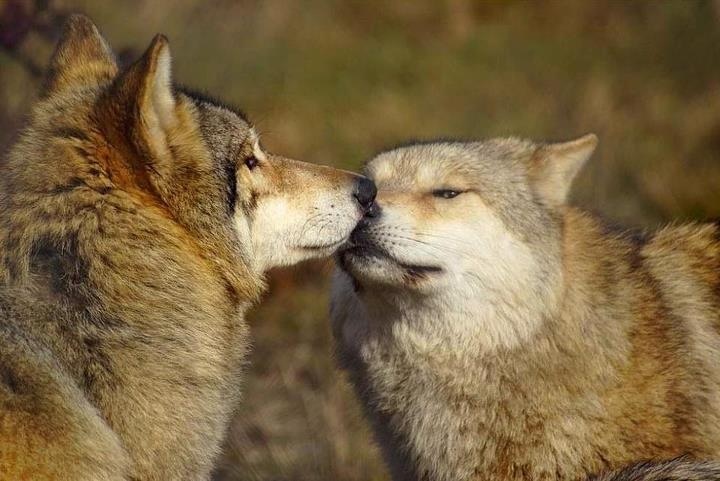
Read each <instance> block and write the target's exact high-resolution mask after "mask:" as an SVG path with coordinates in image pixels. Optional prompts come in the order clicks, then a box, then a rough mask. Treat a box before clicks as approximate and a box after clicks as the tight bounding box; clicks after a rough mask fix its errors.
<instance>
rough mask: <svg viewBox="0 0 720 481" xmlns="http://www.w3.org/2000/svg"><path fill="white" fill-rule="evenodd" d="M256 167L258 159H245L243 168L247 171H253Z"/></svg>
mask: <svg viewBox="0 0 720 481" xmlns="http://www.w3.org/2000/svg"><path fill="white" fill-rule="evenodd" d="M257 165H258V159H257V157H255V156H254V155H253V156H251V157H248V158H247V159H245V166H246V167H247V168H248V169H249V170H253V169H254V168H255V167H257Z"/></svg>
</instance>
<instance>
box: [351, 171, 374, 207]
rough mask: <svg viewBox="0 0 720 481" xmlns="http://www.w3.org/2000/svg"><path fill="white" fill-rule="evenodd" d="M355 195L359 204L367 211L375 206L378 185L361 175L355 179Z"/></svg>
mask: <svg viewBox="0 0 720 481" xmlns="http://www.w3.org/2000/svg"><path fill="white" fill-rule="evenodd" d="M353 195H354V196H355V198H356V199H357V201H358V204H360V206H361V207H362V208H363V210H364V211H366V212H367V211H368V210H370V209H371V208H372V206H373V203H374V201H375V196H376V195H377V187H375V183H374V182H373V181H372V180H370V179H368V178H367V177H360V178H359V179H358V180H356V181H355V191H354V192H353Z"/></svg>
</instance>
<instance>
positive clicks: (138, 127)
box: [116, 35, 178, 159]
mask: <svg viewBox="0 0 720 481" xmlns="http://www.w3.org/2000/svg"><path fill="white" fill-rule="evenodd" d="M116 95H119V96H120V97H121V98H122V99H123V103H124V104H125V105H127V107H128V109H129V115H130V116H131V119H129V120H130V124H131V127H132V130H133V131H132V137H133V142H134V143H135V145H136V147H138V148H139V149H140V151H141V152H143V153H144V154H145V155H146V156H147V157H149V158H152V159H164V158H168V156H169V155H170V149H169V144H168V135H169V134H170V131H171V130H172V129H173V128H174V127H175V125H176V124H177V122H178V119H177V113H176V110H175V106H176V100H175V95H174V92H173V85H172V68H171V57H170V47H169V45H168V40H167V38H166V37H165V36H164V35H157V36H155V38H154V39H153V41H152V43H151V44H150V47H148V49H147V50H146V51H145V53H144V54H143V56H142V57H141V58H140V60H138V61H137V62H135V63H134V64H133V65H132V66H131V67H130V69H129V70H128V71H127V72H125V73H124V74H123V75H122V76H121V78H120V79H119V81H118V83H117V85H116Z"/></svg>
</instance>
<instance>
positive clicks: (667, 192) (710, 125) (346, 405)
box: [0, 0, 720, 481]
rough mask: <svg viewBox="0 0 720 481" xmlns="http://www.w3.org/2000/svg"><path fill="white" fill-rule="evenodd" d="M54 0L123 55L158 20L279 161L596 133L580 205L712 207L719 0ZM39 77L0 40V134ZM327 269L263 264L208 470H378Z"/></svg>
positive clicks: (377, 473)
mask: <svg viewBox="0 0 720 481" xmlns="http://www.w3.org/2000/svg"><path fill="white" fill-rule="evenodd" d="M57 4H58V5H60V6H62V7H64V8H66V9H67V10H80V11H84V12H86V13H88V14H90V15H91V16H92V17H93V18H94V20H95V21H96V22H97V23H98V25H99V26H100V27H101V29H102V30H103V32H104V33H105V34H106V36H107V37H108V38H109V40H110V42H111V43H112V45H113V46H114V47H115V48H116V49H117V50H120V49H127V48H129V49H132V50H134V51H135V53H136V54H139V53H140V52H141V51H142V50H143V49H144V48H145V47H146V45H147V44H148V43H149V41H150V39H151V38H152V36H153V35H154V34H155V33H156V32H164V33H166V34H168V36H169V37H170V40H171V49H172V52H173V55H174V66H175V72H176V77H177V79H178V80H179V81H180V82H182V83H185V84H189V85H192V86H194V87H199V88H201V89H205V90H207V91H209V92H211V93H212V94H214V95H216V96H218V97H221V98H223V99H225V100H227V101H230V102H232V103H235V104H237V105H239V106H241V107H243V109H244V110H246V111H247V112H248V113H249V114H250V116H251V118H254V119H255V120H256V123H257V124H258V126H259V128H260V130H261V131H262V132H263V135H264V139H265V141H264V143H265V144H266V145H267V146H268V147H269V148H270V149H271V150H274V151H277V152H281V153H283V154H285V155H288V156H291V157H296V158H300V159H304V160H309V161H314V162H320V163H326V164H332V165H335V166H339V167H343V168H349V169H359V168H360V167H361V166H362V164H363V162H364V161H365V160H367V159H368V158H369V157H370V156H372V155H373V154H374V153H375V152H377V151H379V150H380V149H382V148H385V147H387V146H391V145H393V144H397V143H399V142H403V141H405V140H407V139H427V138H433V137H460V138H483V137H489V136H498V135H502V136H506V135H519V136H527V137H533V138H537V139H569V138H572V137H574V136H577V135H580V134H583V133H586V132H595V133H597V134H598V135H599V137H600V141H601V143H600V147H599V149H598V152H597V153H596V155H595V156H594V157H593V159H592V160H591V162H590V163H589V165H588V167H587V168H586V170H585V171H584V172H583V174H582V175H581V177H580V179H579V181H578V183H577V185H576V188H575V192H574V198H575V201H576V202H577V203H579V204H581V205H583V206H587V207H590V208H592V209H593V210H595V211H598V212H600V213H602V214H604V215H605V216H607V217H609V218H610V219H612V220H614V221H616V222H619V223H622V224H631V225H639V226H642V227H652V226H656V225H658V224H659V223H661V222H665V221H668V220H671V219H699V218H705V217H711V216H720V48H719V47H718V46H719V45H720V3H718V2H717V1H694V0H688V1H682V2H681V1H653V2H650V1H647V2H640V1H635V2H595V1H585V2H567V1H558V2H554V1H552V2H542V3H540V2H525V1H493V2H491V1H484V2H481V1H476V2H473V1H470V0H447V1H430V0H427V1H421V0H417V1H413V2H386V1H381V0H366V1H360V0H350V1H341V0H327V1H320V0H304V1H300V0H297V1H291V0H267V1H263V2H259V1H242V2H232V1H221V2H212V3H211V2H202V1H200V0H178V1H172V2H171V1H169V0H162V1H149V0H145V1H143V0H134V1H128V2H112V3H110V2H89V1H85V2H82V1H70V0H68V1H64V2H57ZM33 42H34V43H33V44H32V45H31V46H30V47H27V48H26V50H28V52H29V53H30V54H32V55H35V56H36V57H37V58H36V60H37V61H38V62H41V63H42V62H45V59H46V56H47V54H48V51H49V46H48V45H44V44H43V43H42V41H39V40H37V39H35V40H33ZM32 83H33V81H31V79H29V78H28V77H27V76H26V75H25V74H23V72H22V70H21V69H19V68H18V67H17V65H15V64H14V63H13V61H12V60H11V59H10V58H9V57H7V56H4V55H2V54H0V113H1V115H0V122H2V127H4V128H2V129H0V143H1V142H4V143H7V141H8V139H9V138H10V134H9V132H10V131H11V130H12V129H13V128H15V127H16V126H17V125H18V119H19V118H20V116H21V115H23V113H24V112H25V111H26V110H27V107H28V104H29V103H30V102H31V100H32V98H33V95H34V94H33V91H34V89H32V90H31V89H29V88H28V86H29V85H31V84H32ZM0 147H3V145H0ZM328 270H329V267H328V266H327V265H325V264H310V265H305V266H301V267H299V268H296V269H292V270H286V271H281V272H276V273H273V275H272V289H271V292H270V294H269V295H268V296H267V298H266V300H265V302H264V303H263V304H262V306H261V307H259V308H258V309H256V310H255V311H254V312H253V313H252V316H251V322H252V324H253V329H254V338H255V345H256V347H255V351H254V353H253V355H252V359H251V361H252V365H251V367H250V376H249V378H248V381H247V385H246V387H245V391H246V396H245V402H244V403H243V405H242V406H241V407H240V409H239V412H238V416H237V420H236V422H235V423H234V424H233V426H232V429H231V433H230V436H229V441H228V447H227V450H226V455H225V456H224V460H223V464H222V467H221V468H220V470H219V472H218V479H222V480H225V481H231V480H232V481H244V480H251V479H257V480H267V481H269V480H298V481H306V480H307V481H310V480H317V481H329V480H347V481H353V480H375V479H377V480H380V479H386V476H385V474H384V471H383V468H382V464H381V462H380V458H379V455H378V453H377V451H376V449H375V448H374V447H373V445H372V441H371V437H370V434H369V432H368V430H367V428H366V426H365V424H364V422H363V420H362V416H361V415H360V412H359V409H358V406H357V405H356V403H355V401H354V398H353V396H352V393H351V392H350V390H349V388H348V386H347V384H346V383H345V381H344V379H343V377H342V376H341V375H340V374H339V373H338V372H337V371H336V369H335V367H334V362H333V359H332V352H331V343H330V337H329V330H328V323H327V308H326V305H327V287H328V280H327V272H328Z"/></svg>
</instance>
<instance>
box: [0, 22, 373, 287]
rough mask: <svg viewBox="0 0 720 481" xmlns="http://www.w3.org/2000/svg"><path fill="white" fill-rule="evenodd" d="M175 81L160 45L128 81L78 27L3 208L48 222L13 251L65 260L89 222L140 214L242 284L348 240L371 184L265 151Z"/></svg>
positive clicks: (17, 231)
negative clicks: (45, 249) (44, 245)
mask: <svg viewBox="0 0 720 481" xmlns="http://www.w3.org/2000/svg"><path fill="white" fill-rule="evenodd" d="M171 70H172V69H171V56H170V49H169V46H168V41H167V39H166V38H165V37H163V36H161V35H158V36H157V37H155V39H154V40H153V41H152V43H151V45H150V46H149V48H148V49H147V51H146V52H145V53H144V55H143V56H142V57H141V58H140V59H139V60H138V61H137V62H135V63H134V64H133V65H131V66H130V67H129V68H127V69H125V70H120V69H119V68H118V66H117V64H116V61H115V58H114V56H113V54H112V52H111V51H110V48H109V47H108V45H107V43H106V42H105V40H104V39H103V38H102V37H101V35H100V34H99V33H98V30H97V28H96V27H95V26H94V25H93V24H92V22H91V21H90V20H89V19H87V18H85V17H83V16H77V15H76V16H73V17H71V18H70V20H69V21H68V23H67V25H66V27H65V31H64V34H63V37H62V39H61V41H60V43H59V45H58V47H57V50H56V52H55V54H54V56H53V58H52V60H51V67H50V74H49V76H48V78H47V82H46V85H45V88H44V92H43V95H42V98H41V99H40V101H39V102H38V104H37V105H36V107H35V109H34V112H33V116H32V118H31V123H30V125H29V127H28V129H27V130H26V132H25V133H24V134H23V136H22V137H21V139H20V141H19V142H18V144H17V145H16V146H15V148H14V149H13V152H12V153H11V155H10V156H9V159H8V162H7V165H6V168H5V174H6V175H5V179H4V180H3V181H2V183H3V185H2V198H3V201H4V205H5V207H6V208H7V209H12V208H13V206H14V205H17V207H18V208H22V209H24V211H27V210H28V209H30V210H32V209H34V211H35V212H34V213H28V218H30V217H32V216H36V217H34V218H35V219H36V220H38V219H45V221H43V222H36V224H37V223H41V224H43V225H42V226H40V227H38V226H32V227H28V228H27V229H32V231H30V230H26V228H25V227H23V226H22V225H19V224H14V225H13V226H8V229H7V230H8V232H9V233H8V236H10V237H12V238H9V239H7V240H5V242H7V243H8V245H13V246H22V245H25V246H26V247H25V248H24V249H25V250H26V251H28V252H30V251H32V250H33V249H35V247H33V246H32V244H33V242H35V241H34V240H33V239H34V238H35V239H37V238H43V239H46V240H47V239H50V240H51V242H52V243H53V244H58V245H57V246H56V247H57V249H59V250H63V248H64V247H63V245H60V244H62V243H63V242H64V241H63V240H62V239H64V238H66V237H67V235H68V233H69V231H72V230H73V229H74V227H73V226H75V225H77V226H79V225H80V223H81V222H82V215H81V214H83V213H92V212H94V211H97V209H99V208H100V207H101V206H104V207H103V208H110V206H116V208H117V211H118V212H134V211H135V210H137V209H139V208H141V207H142V209H145V210H147V212H146V214H147V215H144V217H143V218H144V219H148V218H149V217H153V218H155V219H156V220H157V225H164V226H166V227H167V229H170V230H172V231H173V232H175V231H176V230H177V232H178V233H183V236H184V235H185V234H188V237H187V238H188V239H191V240H190V241H189V242H190V244H195V246H193V248H195V247H196V248H197V249H196V251H197V252H200V253H202V256H204V257H206V258H207V259H208V260H209V262H213V263H216V264H219V266H220V267H221V269H222V270H223V271H234V270H235V271H238V272H240V275H241V276H243V274H242V273H243V272H244V273H245V274H247V275H246V276H244V277H257V274H259V273H261V272H263V271H264V270H266V269H268V268H270V267H273V266H280V265H288V264H292V263H295V262H298V261H301V260H303V259H307V258H312V257H319V256H326V255H329V254H331V253H332V252H333V251H334V249H335V248H336V247H337V246H339V245H340V244H342V243H343V242H344V241H346V240H347V238H348V236H349V235H350V232H351V230H352V229H353V227H354V226H355V225H356V223H357V222H358V220H359V219H360V218H361V217H362V215H363V212H364V210H365V209H366V208H367V207H368V206H369V205H370V204H371V203H372V200H373V197H374V195H375V187H374V185H373V184H372V182H370V181H369V180H367V179H365V178H363V177H360V176H357V175H354V174H351V173H348V172H344V171H338V170H335V169H331V168H328V167H321V166H317V165H312V164H306V163H302V162H298V161H295V160H290V159H286V158H283V157H281V156H278V155H274V154H271V153H269V152H267V151H266V150H264V149H263V147H262V146H261V143H260V140H259V137H258V134H257V132H256V131H255V130H254V128H253V126H252V125H251V124H250V122H249V120H248V119H247V118H246V117H245V116H244V115H242V114H241V113H240V112H238V111H236V110H234V109H232V108H229V107H227V106H224V105H222V104H221V103H219V102H216V101H213V100H210V99H208V98H206V97H204V96H201V95H196V94H193V93H192V92H189V91H187V90H184V89H181V88H177V87H175V86H174V85H173V81H172V74H171ZM78 205H81V206H85V209H84V210H83V209H81V210H80V213H79V212H78V211H77V209H76V207H77V206H78ZM83 215H84V214H83ZM15 220H18V216H15ZM102 221H103V220H102V219H100V218H98V219H95V220H93V221H92V222H99V223H102ZM13 222H15V221H13ZM136 227H137V228H138V229H142V227H141V226H136ZM167 229H166V230H167ZM42 231H48V232H42ZM177 235H180V234H177ZM177 235H176V237H177ZM76 237H77V236H76ZM178 242H179V241H178ZM21 250H22V249H21Z"/></svg>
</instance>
